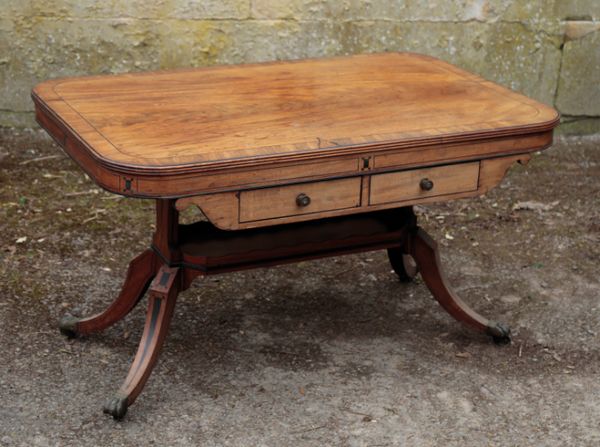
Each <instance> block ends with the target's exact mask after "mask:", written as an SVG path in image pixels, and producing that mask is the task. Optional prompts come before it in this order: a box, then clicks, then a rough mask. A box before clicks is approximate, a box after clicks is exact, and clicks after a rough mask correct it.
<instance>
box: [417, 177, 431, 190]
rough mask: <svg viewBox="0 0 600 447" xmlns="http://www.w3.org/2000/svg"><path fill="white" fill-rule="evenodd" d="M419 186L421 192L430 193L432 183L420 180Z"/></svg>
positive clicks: (427, 180) (426, 179) (425, 179)
mask: <svg viewBox="0 0 600 447" xmlns="http://www.w3.org/2000/svg"><path fill="white" fill-rule="evenodd" d="M419 186H420V187H421V189H422V190H423V191H431V190H432V189H433V182H432V181H431V180H429V179H428V178H424V179H421V181H420V182H419Z"/></svg>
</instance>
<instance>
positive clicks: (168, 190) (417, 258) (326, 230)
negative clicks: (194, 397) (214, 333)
mask: <svg viewBox="0 0 600 447" xmlns="http://www.w3.org/2000/svg"><path fill="white" fill-rule="evenodd" d="M32 97H33V100H34V102H35V106H36V118H37V120H38V122H39V123H40V125H41V126H42V127H43V128H44V129H46V130H47V131H48V133H49V134H50V135H52V137H53V138H54V139H55V140H56V141H57V143H58V144H59V145H60V146H61V147H62V148H63V149H64V150H65V151H66V152H67V153H68V154H69V155H70V156H71V157H72V158H73V159H74V160H75V161H76V162H77V163H78V164H79V165H80V166H81V167H82V169H83V170H84V171H85V172H86V173H87V174H88V175H89V176H90V177H91V178H92V179H94V180H95V181H96V183H98V185H100V186H101V187H103V188H105V189H107V190H108V191H111V192H114V193H117V194H122V195H125V196H131V197H144V198H154V199H156V232H155V233H154V237H153V240H152V245H151V246H150V248H149V249H147V250H146V251H144V252H143V253H142V254H140V255H139V256H138V257H136V258H134V259H133V260H132V261H131V264H130V266H129V270H128V271H127V277H126V279H125V284H124V285H123V288H122V290H121V293H120V294H119V296H118V297H117V299H116V300H115V301H114V302H113V303H112V304H111V305H110V306H109V307H108V308H107V309H106V310H105V311H103V312H101V313H99V314H97V315H94V316H92V317H89V318H74V317H72V316H66V317H65V318H64V319H63V320H62V321H61V323H60V329H61V331H62V332H63V333H64V334H66V335H67V336H70V337H73V336H76V335H86V334H90V333H92V332H97V331H101V330H103V329H105V328H107V327H109V326H111V325H112V324H114V323H115V322H117V321H118V320H120V319H122V318H123V317H124V316H125V315H127V314H128V313H129V312H130V311H131V310H132V309H133V308H134V306H135V305H136V304H137V303H138V301H140V299H141V298H142V296H143V295H144V294H145V292H146V291H147V290H148V291H149V298H148V300H149V301H148V310H147V317H146V323H145V327H144V332H143V336H142V339H141V342H140V345H139V348H138V351H137V354H136V356H135V359H134V360H133V364H132V365H131V369H130V371H129V374H128V375H127V378H126V379H125V382H124V383H123V385H122V386H121V388H120V389H119V391H118V392H117V394H116V395H115V397H113V398H111V399H110V400H109V401H108V403H107V404H106V406H105V409H104V411H105V412H106V413H109V414H111V415H112V416H113V417H114V418H115V419H121V418H122V417H123V416H124V415H125V413H126V412H127V408H128V407H129V406H130V405H131V404H132V403H133V402H134V400H135V399H136V398H137V396H138V395H139V394H140V392H141V391H142V388H143V387H144V384H145V383H146V381H147V380H148V377H149V375H150V373H151V370H152V368H153V366H154V364H155V363H156V360H157V357H158V353H159V350H160V347H161V345H162V344H163V341H164V339H165V336H166V334H167V330H168V327H169V323H170V321H171V317H172V315H173V309H174V306H175V300H176V298H177V295H178V293H179V292H181V291H182V290H185V289H187V288H188V287H189V286H190V284H191V282H192V280H193V279H194V278H195V277H197V276H199V275H201V276H202V275H208V274H213V273H222V272H229V271H235V270H240V269H247V268H254V267H261V266H272V265H276V264H281V263H286V262H294V261H298V260H304V259H314V258H319V257H325V256H333V255H341V254H345V253H356V252H361V251H367V250H375V249H387V250H388V254H389V259H390V262H391V265H392V267H393V269H394V270H395V272H396V273H397V274H398V276H399V278H400V280H401V281H410V279H411V278H412V277H413V276H414V275H415V274H416V273H417V270H418V271H420V273H421V276H422V278H423V281H424V282H425V284H426V285H427V286H428V288H429V290H430V291H431V293H432V294H433V296H434V297H435V298H436V299H437V301H439V303H440V304H441V305H442V307H443V308H444V309H445V310H446V311H447V312H448V313H450V314H451V315H452V316H453V317H454V318H456V319H457V320H459V321H461V322H462V323H464V324H466V325H467V326H470V327H471V328H473V329H475V330H477V331H481V332H484V333H486V334H488V335H490V336H491V337H492V338H493V339H494V340H495V341H496V342H498V343H506V342H509V341H510V331H509V329H508V327H507V326H505V325H503V324H501V323H498V322H494V321H490V320H488V319H486V318H484V317H482V316H480V315H479V314H477V313H476V312H475V311H474V310H472V309H470V308H469V307H468V306H467V305H466V304H465V303H464V302H463V301H461V299H460V298H459V297H458V296H457V295H456V294H455V293H454V292H453V291H452V290H451V288H450V286H449V285H448V283H447V282H446V280H445V279H444V276H443V274H442V271H441V267H440V258H439V255H438V250H437V246H436V244H435V242H434V241H433V240H432V239H431V238H430V237H429V236H428V235H427V234H426V233H425V232H424V231H423V229H421V228H419V227H418V226H417V223H416V218H415V215H414V214H413V211H412V206H413V205H415V204H424V203H431V202H439V201H446V200H451V199H458V198H461V197H471V196H477V195H480V194H483V193H485V192H486V191H487V190H489V189H490V188H491V187H493V186H495V185H497V184H498V183H499V182H500V181H501V179H502V178H503V176H504V175H505V173H506V171H507V170H508V168H509V167H510V166H511V165H512V164H513V163H515V162H521V163H524V162H526V161H528V160H529V158H530V153H531V152H533V151H538V150H540V149H544V148H546V147H548V146H549V145H550V144H551V143H552V133H553V129H554V127H555V126H556V125H557V123H558V120H559V116H558V113H557V112H556V111H555V110H554V109H553V108H551V107H548V106H545V105H543V104H540V103H538V102H536V101H533V100H531V99H529V98H527V97H525V96H522V95H519V94H517V93H515V92H512V91H510V90H508V89H506V88H504V87H501V86H499V85H497V84H494V83H492V82H489V81H486V80H484V79H482V78H480V77H478V76H475V75H473V74H471V73H468V72H466V71H463V70H461V69H459V68H456V67H454V66H452V65H450V64H448V63H445V62H442V61H440V60H437V59H434V58H431V57H427V56H423V55H418V54H409V53H385V54H372V55H358V56H352V57H339V58H332V59H312V60H301V61H290V62H275V63H264V64H252V65H238V66H220V67H211V68H201V69H189V70H178V71H165V72H154V73H136V74H122V75H114V76H92V77H80V78H67V79H57V80H52V81H47V82H44V83H42V84H39V85H38V86H36V87H35V89H34V90H33V93H32ZM190 206H197V207H199V208H200V209H201V210H202V212H203V213H204V214H205V215H206V217H207V218H208V220H209V222H205V221H201V222H196V223H194V224H190V225H183V224H179V222H178V212H179V211H181V210H183V209H186V208H187V207H190Z"/></svg>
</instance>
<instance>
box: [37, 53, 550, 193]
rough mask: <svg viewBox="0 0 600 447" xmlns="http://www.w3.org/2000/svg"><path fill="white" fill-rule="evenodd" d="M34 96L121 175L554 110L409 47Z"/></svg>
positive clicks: (500, 123)
mask: <svg viewBox="0 0 600 447" xmlns="http://www.w3.org/2000/svg"><path fill="white" fill-rule="evenodd" d="M33 99H34V102H35V103H36V106H37V109H38V113H37V115H38V120H39V121H40V123H41V124H42V125H43V126H44V127H45V128H46V129H47V130H48V131H49V132H50V133H51V134H53V135H54V136H55V138H56V139H57V140H58V141H59V143H60V142H61V139H62V141H63V144H64V145H66V144H65V140H68V139H69V137H72V138H74V139H75V140H76V141H77V142H78V143H79V146H80V148H79V150H80V151H87V152H89V154H87V155H88V156H91V158H93V159H94V161H95V163H97V164H100V165H103V166H104V167H105V168H107V169H109V170H110V169H113V170H114V171H115V172H117V175H119V174H122V173H124V172H126V171H127V172H133V173H138V174H144V173H151V172H154V173H156V172H162V173H167V172H199V170H200V171H202V170H203V169H214V168H217V167H220V168H233V167H240V166H248V165H253V166H256V165H257V164H261V163H272V162H275V161H277V162H283V161H290V160H306V159H312V161H314V159H315V158H318V157H321V156H331V155H342V154H349V153H356V152H360V151H364V150H365V149H369V150H393V149H401V148H410V149H413V150H414V148H415V145H423V144H439V143H451V142H456V141H472V140H477V139H482V138H483V139H485V138H490V137H499V136H510V135H519V134H527V133H533V132H540V131H545V130H551V129H552V128H553V127H554V126H555V125H556V122H557V119H558V114H557V112H556V111H555V110H554V109H553V108H551V107H548V106H545V105H543V104H541V103H538V102H536V101H534V100H531V99H529V98H527V97H525V96H522V95H519V94H517V93H514V92H512V91H510V90H508V89H506V88H503V87H501V86H499V85H497V84H494V83H492V82H489V81H486V80H484V79H482V78H480V77H478V76H475V75H473V74H470V73H468V72H465V71H463V70H460V69H458V68H456V67H454V66H452V65H450V64H448V63H445V62H442V61H439V60H437V59H434V58H431V57H427V56H423V55H417V54H410V53H384V54H371V55H357V56H350V57H338V58H330V59H312V60H302V61H291V62H276V63H264V64H252V65H239V66H221V67H209V68H200V69H189V70H179V71H168V72H154V73H135V74H123V75H113V76H95V77H83V78H67V79H58V80H52V81H47V82H45V83H42V84H40V85H38V86H37V87H35V89H34V91H33ZM73 146H74V145H73ZM71 149H73V148H71ZM72 155H73V154H72ZM89 171H93V169H89V168H88V172H89ZM92 175H94V172H92ZM121 192H124V191H121Z"/></svg>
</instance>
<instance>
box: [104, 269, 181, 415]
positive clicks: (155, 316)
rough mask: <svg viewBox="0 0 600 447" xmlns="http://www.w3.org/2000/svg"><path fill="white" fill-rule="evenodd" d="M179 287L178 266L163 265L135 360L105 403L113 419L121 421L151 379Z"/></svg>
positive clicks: (153, 287)
mask: <svg viewBox="0 0 600 447" xmlns="http://www.w3.org/2000/svg"><path fill="white" fill-rule="evenodd" d="M180 287H181V275H180V270H179V268H177V267H175V268H170V267H167V266H163V267H161V268H160V270H159V271H158V273H157V275H156V278H155V279H154V281H153V282H152V285H151V286H150V293H149V297H148V312H147V314H146V323H145V326H144V333H143V335H142V339H141V341H140V344H139V346H138V350H137V353H136V355H135V359H134V360H133V363H132V364H131V367H130V369H129V373H128V374H127V378H126V379H125V381H124V382H123V385H121V388H120V389H119V391H118V392H117V394H116V395H115V396H114V397H113V398H111V399H110V400H109V401H108V402H107V403H106V404H105V406H104V413H107V414H110V415H112V417H113V418H114V419H117V420H120V419H122V418H123V417H124V416H125V414H126V413H127V409H128V408H129V406H131V404H133V402H134V401H135V399H136V398H137V397H138V395H139V394H140V393H141V392H142V389H143V388H144V385H145V384H146V382H147V381H148V378H149V377H150V374H151V373H152V369H153V368H154V365H155V364H156V361H157V360H158V355H159V353H160V349H161V347H162V345H163V343H164V340H165V337H166V335H167V332H168V330H169V324H170V322H171V318H172V316H173V309H174V308H175V301H176V299H177V294H178V293H179V291H180Z"/></svg>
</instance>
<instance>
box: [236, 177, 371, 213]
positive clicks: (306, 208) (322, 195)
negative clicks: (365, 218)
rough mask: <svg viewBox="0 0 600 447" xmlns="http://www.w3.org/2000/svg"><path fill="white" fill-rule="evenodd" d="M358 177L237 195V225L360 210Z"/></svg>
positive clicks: (279, 187)
mask: <svg viewBox="0 0 600 447" xmlns="http://www.w3.org/2000/svg"><path fill="white" fill-rule="evenodd" d="M360 188H361V179H360V177H353V178H346V179H341V180H329V181H323V182H313V183H303V184H298V185H289V186H278V187H274V188H265V189H254V190H249V191H242V192H241V193H240V222H252V221H255V220H264V219H275V218H278V217H288V216H300V215H303V214H310V213H319V212H324V211H333V210H339V209H344V208H353V207H357V206H360Z"/></svg>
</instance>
